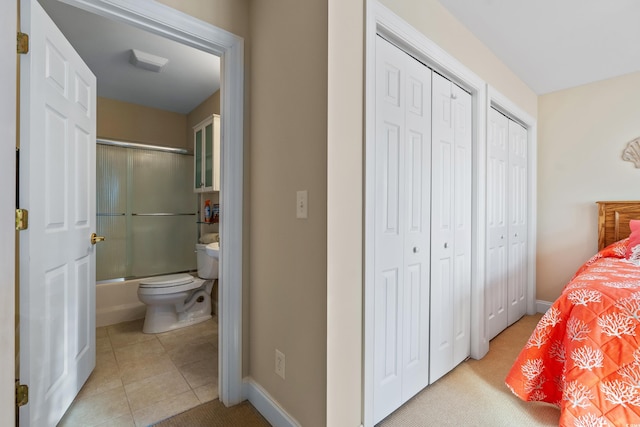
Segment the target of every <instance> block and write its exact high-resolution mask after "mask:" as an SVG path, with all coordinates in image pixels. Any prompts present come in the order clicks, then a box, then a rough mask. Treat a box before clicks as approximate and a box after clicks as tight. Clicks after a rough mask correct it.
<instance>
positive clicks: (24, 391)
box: [16, 381, 29, 407]
mask: <svg viewBox="0 0 640 427" xmlns="http://www.w3.org/2000/svg"><path fill="white" fill-rule="evenodd" d="M27 403H29V386H27V385H26V384H20V381H16V406H17V407H20V406H24V405H26V404H27Z"/></svg>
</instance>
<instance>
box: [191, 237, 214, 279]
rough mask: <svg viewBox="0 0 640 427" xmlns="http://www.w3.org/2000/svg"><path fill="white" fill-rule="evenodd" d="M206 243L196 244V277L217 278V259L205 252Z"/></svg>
mask: <svg viewBox="0 0 640 427" xmlns="http://www.w3.org/2000/svg"><path fill="white" fill-rule="evenodd" d="M206 247H207V245H203V244H200V243H198V244H196V256H197V265H198V277H199V278H201V279H217V278H218V260H217V259H215V258H214V257H212V256H210V255H208V254H207V251H206Z"/></svg>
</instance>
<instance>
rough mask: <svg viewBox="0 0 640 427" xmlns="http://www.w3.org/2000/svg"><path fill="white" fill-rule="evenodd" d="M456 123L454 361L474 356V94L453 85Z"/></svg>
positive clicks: (454, 363)
mask: <svg viewBox="0 0 640 427" xmlns="http://www.w3.org/2000/svg"><path fill="white" fill-rule="evenodd" d="M451 94H452V97H453V103H452V108H453V124H454V147H455V151H454V157H453V171H454V189H453V225H454V239H455V241H454V244H453V253H454V255H453V257H454V262H453V267H454V268H453V300H454V305H453V307H452V308H453V341H454V346H453V360H452V366H451V369H453V368H454V367H455V366H457V365H458V364H459V363H460V362H462V361H463V360H465V359H466V358H467V357H468V356H469V354H470V353H471V335H470V334H471V185H472V176H471V169H472V166H471V163H472V162H471V160H472V151H471V142H472V131H473V129H472V128H473V125H472V123H471V95H470V94H469V93H467V92H465V91H464V90H462V89H461V88H460V87H458V86H457V85H455V84H453V83H452V84H451Z"/></svg>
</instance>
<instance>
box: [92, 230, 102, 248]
mask: <svg viewBox="0 0 640 427" xmlns="http://www.w3.org/2000/svg"><path fill="white" fill-rule="evenodd" d="M104 240H105V237H104V236H98V235H97V234H96V233H91V244H92V245H95V244H96V243H98V242H104Z"/></svg>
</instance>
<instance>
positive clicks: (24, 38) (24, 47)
mask: <svg viewBox="0 0 640 427" xmlns="http://www.w3.org/2000/svg"><path fill="white" fill-rule="evenodd" d="M17 49H18V50H17V52H18V53H21V54H24V53H29V34H25V33H20V32H18V47H17Z"/></svg>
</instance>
